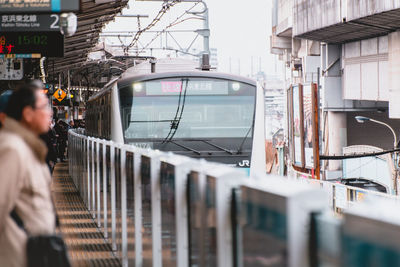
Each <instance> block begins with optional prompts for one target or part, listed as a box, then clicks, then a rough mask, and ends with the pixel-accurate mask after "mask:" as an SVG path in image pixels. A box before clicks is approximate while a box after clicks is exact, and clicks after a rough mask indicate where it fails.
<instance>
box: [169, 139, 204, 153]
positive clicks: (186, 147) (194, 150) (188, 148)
mask: <svg viewBox="0 0 400 267" xmlns="http://www.w3.org/2000/svg"><path fill="white" fill-rule="evenodd" d="M167 142H170V143H173V144H175V145H177V146H180V147H182V148H184V149H187V150H190V151H192V152H194V153H196V154H197V155H201V152H200V151H197V150H196V149H193V148H191V147H188V146H185V145H182V144H178V143H177V142H175V141H173V140H168V141H167Z"/></svg>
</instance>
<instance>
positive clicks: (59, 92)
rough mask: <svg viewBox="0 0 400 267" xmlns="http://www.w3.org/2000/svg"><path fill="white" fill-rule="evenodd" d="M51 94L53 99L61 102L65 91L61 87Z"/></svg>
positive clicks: (65, 94)
mask: <svg viewBox="0 0 400 267" xmlns="http://www.w3.org/2000/svg"><path fill="white" fill-rule="evenodd" d="M53 96H54V98H55V99H57V100H58V101H59V102H61V101H63V99H64V98H65V97H66V96H67V93H65V92H64V91H63V90H62V89H58V90H57V91H55V93H54V94H53Z"/></svg>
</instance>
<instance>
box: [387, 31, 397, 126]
mask: <svg viewBox="0 0 400 267" xmlns="http://www.w3.org/2000/svg"><path fill="white" fill-rule="evenodd" d="M388 46H389V96H390V99H389V118H391V119H400V105H399V99H400V31H396V32H392V33H390V34H389V44H388Z"/></svg>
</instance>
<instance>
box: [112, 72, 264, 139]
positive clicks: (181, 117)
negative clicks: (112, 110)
mask: <svg viewBox="0 0 400 267" xmlns="http://www.w3.org/2000/svg"><path fill="white" fill-rule="evenodd" d="M255 94H256V88H255V87H254V86H251V85H248V84H245V83H239V82H235V81H227V80H219V79H205V78H183V79H180V78H179V79H178V78H176V79H162V80H151V81H146V82H138V83H134V84H132V85H131V86H128V87H125V88H122V89H121V90H120V102H121V103H120V104H121V116H122V120H123V128H124V135H125V138H126V139H127V140H128V141H130V140H132V141H133V140H134V139H160V140H163V139H164V138H167V136H168V135H171V132H173V133H174V134H173V138H174V139H185V138H195V139H196V138H243V137H245V136H247V137H251V136H252V131H251V130H252V125H253V120H254V111H255V108H254V107H255Z"/></svg>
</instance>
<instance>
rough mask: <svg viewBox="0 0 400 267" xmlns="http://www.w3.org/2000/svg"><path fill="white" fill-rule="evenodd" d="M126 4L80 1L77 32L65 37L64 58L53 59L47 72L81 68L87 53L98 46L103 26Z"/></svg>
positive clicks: (115, 0)
mask: <svg viewBox="0 0 400 267" xmlns="http://www.w3.org/2000/svg"><path fill="white" fill-rule="evenodd" d="M96 2H100V3H96ZM127 4H128V0H102V1H95V0H81V12H80V13H78V14H77V17H78V28H77V31H76V33H75V34H74V35H73V36H70V37H65V41H64V50H65V53H64V57H63V58H57V59H55V60H54V64H50V65H49V72H52V73H53V74H55V73H59V72H62V71H65V70H68V69H73V68H76V67H79V66H82V64H83V63H84V62H85V61H86V60H87V55H88V53H89V52H91V51H92V50H93V49H94V48H95V46H96V45H97V44H98V41H99V34H100V32H101V30H102V28H103V26H104V25H105V24H106V23H108V22H110V21H112V20H113V19H114V17H115V16H116V15H117V14H118V13H120V12H121V10H122V9H123V8H125V7H126V6H127Z"/></svg>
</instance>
